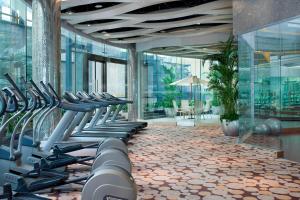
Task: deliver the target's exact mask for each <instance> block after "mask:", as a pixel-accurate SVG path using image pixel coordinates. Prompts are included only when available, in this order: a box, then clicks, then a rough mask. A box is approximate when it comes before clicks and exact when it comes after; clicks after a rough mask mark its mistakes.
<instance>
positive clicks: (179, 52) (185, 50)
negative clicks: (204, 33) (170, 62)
mask: <svg viewBox="0 0 300 200" xmlns="http://www.w3.org/2000/svg"><path fill="white" fill-rule="evenodd" d="M219 47H220V46H219V45H218V44H213V45H212V44H210V45H193V46H170V47H159V48H153V49H150V50H149V51H147V52H150V53H154V54H162V55H168V56H176V57H186V58H203V57H205V56H207V55H210V54H216V53H218V52H219Z"/></svg>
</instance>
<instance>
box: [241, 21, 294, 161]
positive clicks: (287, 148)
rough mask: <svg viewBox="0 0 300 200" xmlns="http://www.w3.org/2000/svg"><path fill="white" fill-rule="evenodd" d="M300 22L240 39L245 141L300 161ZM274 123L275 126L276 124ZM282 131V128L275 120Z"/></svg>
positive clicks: (242, 111)
mask: <svg viewBox="0 0 300 200" xmlns="http://www.w3.org/2000/svg"><path fill="white" fill-rule="evenodd" d="M299 32H300V18H297V19H293V20H289V21H286V22H282V23H279V24H276V25H272V26H269V27H266V28H263V29H260V30H257V31H254V32H251V33H247V34H244V35H241V36H240V37H239V71H240V83H239V89H240V97H239V112H240V116H241V117H240V124H241V130H240V138H241V140H242V141H245V142H249V143H252V144H256V145H262V146H266V147H270V148H274V149H280V150H283V151H284V154H285V156H286V157H287V158H289V159H293V160H297V161H300V154H299V151H300V62H299V61H300V51H299V50H300V35H299ZM270 118H272V119H273V121H272V123H270V120H268V121H267V119H270ZM274 119H276V120H279V121H278V122H280V123H278V124H280V125H281V126H282V130H280V129H279V128H278V124H276V123H275V120H274Z"/></svg>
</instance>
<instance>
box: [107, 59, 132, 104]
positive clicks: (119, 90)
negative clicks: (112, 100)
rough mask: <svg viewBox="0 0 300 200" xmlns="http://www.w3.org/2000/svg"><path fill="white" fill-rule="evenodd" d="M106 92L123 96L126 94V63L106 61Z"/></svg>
mask: <svg viewBox="0 0 300 200" xmlns="http://www.w3.org/2000/svg"><path fill="white" fill-rule="evenodd" d="M106 66H107V69H106V71H107V92H108V93H110V94H112V95H114V96H116V97H121V98H125V97H126V96H127V95H126V82H127V80H126V77H127V74H126V65H124V64H119V63H112V62H107V64H106Z"/></svg>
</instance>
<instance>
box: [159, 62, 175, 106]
mask: <svg viewBox="0 0 300 200" xmlns="http://www.w3.org/2000/svg"><path fill="white" fill-rule="evenodd" d="M163 70H164V74H165V76H164V77H163V79H162V82H163V84H164V87H165V94H164V97H163V101H162V102H161V104H162V106H163V107H164V108H173V102H172V101H173V100H174V99H176V97H177V96H178V95H179V93H178V92H176V86H175V85H170V84H171V83H173V82H174V81H176V71H175V67H166V66H163Z"/></svg>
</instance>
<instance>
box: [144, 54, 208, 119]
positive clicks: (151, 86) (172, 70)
mask: <svg viewBox="0 0 300 200" xmlns="http://www.w3.org/2000/svg"><path fill="white" fill-rule="evenodd" d="M139 57H140V63H139V65H140V73H139V74H140V76H141V79H140V85H141V94H140V96H141V101H140V112H139V113H140V117H141V118H143V119H154V118H162V117H172V118H174V117H175V116H176V115H181V114H182V115H185V116H186V117H191V116H190V115H191V113H192V115H193V116H192V117H193V118H194V115H195V109H194V107H195V105H196V104H197V105H196V106H197V108H199V107H200V105H202V104H206V102H209V101H210V99H211V92H208V91H207V88H205V87H200V86H196V85H195V86H192V88H191V87H190V85H185V86H180V85H179V86H178V85H174V86H171V85H170V84H171V83H173V82H175V81H178V80H181V79H184V78H187V77H190V76H197V77H198V78H201V79H202V80H206V79H207V74H208V70H209V64H208V63H207V64H205V65H203V64H202V60H200V59H195V58H182V57H174V56H164V55H158V54H151V53H141V54H140V55H139ZM191 95H192V97H191ZM199 101H200V103H199ZM182 106H184V107H188V108H185V109H186V112H183V111H182V110H183V109H181V108H182ZM198 113H201V112H200V111H199V112H198ZM196 114H197V113H196Z"/></svg>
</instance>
